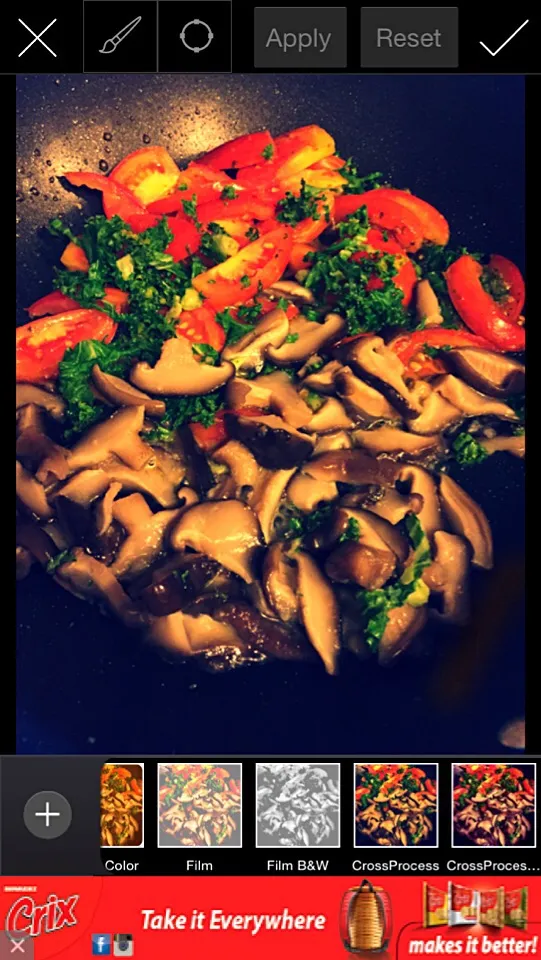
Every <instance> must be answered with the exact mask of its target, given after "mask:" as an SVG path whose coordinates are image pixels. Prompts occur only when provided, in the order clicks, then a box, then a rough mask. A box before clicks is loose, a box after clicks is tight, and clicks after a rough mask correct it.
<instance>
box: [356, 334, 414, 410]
mask: <svg viewBox="0 0 541 960" xmlns="http://www.w3.org/2000/svg"><path fill="white" fill-rule="evenodd" d="M348 360H349V363H350V364H351V366H352V367H353V369H354V370H355V371H356V372H358V373H359V374H360V376H361V377H362V378H363V379H365V380H368V382H369V383H370V384H371V386H373V387H374V388H375V389H376V390H378V391H381V393H383V394H384V396H386V397H387V399H388V400H389V401H390V403H391V404H392V406H393V407H395V408H396V409H397V410H398V411H399V412H400V413H402V414H403V415H404V416H406V417H410V418H413V417H415V416H417V415H418V414H420V413H421V412H422V408H421V404H420V402H419V400H418V398H417V397H416V393H415V390H414V389H410V387H408V386H407V384H406V382H405V380H404V375H405V373H406V368H405V366H404V364H403V363H402V361H401V360H400V358H399V357H397V355H396V353H394V351H393V350H391V349H389V347H387V346H386V345H385V342H384V340H383V339H382V337H361V338H360V339H359V340H357V341H355V342H354V344H353V345H352V346H351V347H350V348H349V350H348Z"/></svg>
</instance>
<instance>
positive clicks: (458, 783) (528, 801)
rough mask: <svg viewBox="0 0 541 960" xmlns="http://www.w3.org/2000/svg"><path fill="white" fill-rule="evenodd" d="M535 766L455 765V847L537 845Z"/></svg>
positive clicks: (522, 764) (528, 764)
mask: <svg viewBox="0 0 541 960" xmlns="http://www.w3.org/2000/svg"><path fill="white" fill-rule="evenodd" d="M535 790H536V787H535V764H534V763H519V764H507V763H454V764H453V846H454V847H470V846H479V847H508V846H515V847H516V846H520V847H533V846H535V804H536V795H535Z"/></svg>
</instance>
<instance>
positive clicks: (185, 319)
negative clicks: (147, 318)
mask: <svg viewBox="0 0 541 960" xmlns="http://www.w3.org/2000/svg"><path fill="white" fill-rule="evenodd" d="M175 332H176V334H177V336H179V337H185V338H186V340H189V341H190V343H206V344H208V346H209V347H213V348H214V350H218V352H221V351H222V350H223V348H224V346H225V330H224V328H223V327H222V325H221V324H220V323H218V321H217V320H216V314H215V312H214V310H212V309H211V307H207V306H203V307H196V309H195V310H184V311H183V312H182V313H181V314H180V317H179V318H178V323H177V325H176V327H175Z"/></svg>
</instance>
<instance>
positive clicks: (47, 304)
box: [27, 287, 129, 320]
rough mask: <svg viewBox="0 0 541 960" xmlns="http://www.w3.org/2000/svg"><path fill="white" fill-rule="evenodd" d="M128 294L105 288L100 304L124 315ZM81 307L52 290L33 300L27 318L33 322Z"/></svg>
mask: <svg viewBox="0 0 541 960" xmlns="http://www.w3.org/2000/svg"><path fill="white" fill-rule="evenodd" d="M128 299H129V297H128V294H127V293H125V292H124V290H117V288H116V287H105V296H104V297H103V298H102V301H101V302H102V303H103V301H105V302H106V303H110V304H112V306H114V307H116V309H117V311H118V313H124V311H125V310H126V309H127V306H128ZM80 309H81V307H80V305H79V304H78V303H77V300H73V299H72V298H71V297H67V296H66V294H65V293H60V291H59V290H53V292H52V293H47V294H46V295H45V296H44V297H40V299H39V300H35V301H34V303H32V304H31V305H30V306H29V307H27V312H28V315H29V317H31V319H32V320H35V319H36V317H45V316H47V315H53V314H55V313H66V312H67V311H68V310H80Z"/></svg>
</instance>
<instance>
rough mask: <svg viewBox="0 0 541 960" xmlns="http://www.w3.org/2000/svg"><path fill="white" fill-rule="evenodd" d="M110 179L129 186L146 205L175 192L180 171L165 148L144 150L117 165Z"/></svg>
mask: <svg viewBox="0 0 541 960" xmlns="http://www.w3.org/2000/svg"><path fill="white" fill-rule="evenodd" d="M110 179H111V180H114V181H115V183H120V184H121V185H122V186H123V187H126V189H127V190H129V191H130V193H132V194H133V196H134V197H136V198H137V200H138V201H139V203H141V204H143V206H146V205H147V204H148V203H152V202H154V201H156V200H161V199H163V197H166V196H167V195H168V194H170V193H172V192H173V190H174V189H175V187H176V185H177V183H178V182H179V180H180V170H179V168H178V167H177V165H176V163H175V161H174V160H173V158H172V157H171V156H170V155H169V154H168V152H167V150H166V149H165V147H157V146H153V147H141V149H140V150H135V151H134V152H133V153H129V154H128V156H127V157H124V159H123V160H121V161H120V163H119V164H117V166H116V167H115V168H114V170H112V171H111V174H110Z"/></svg>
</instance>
